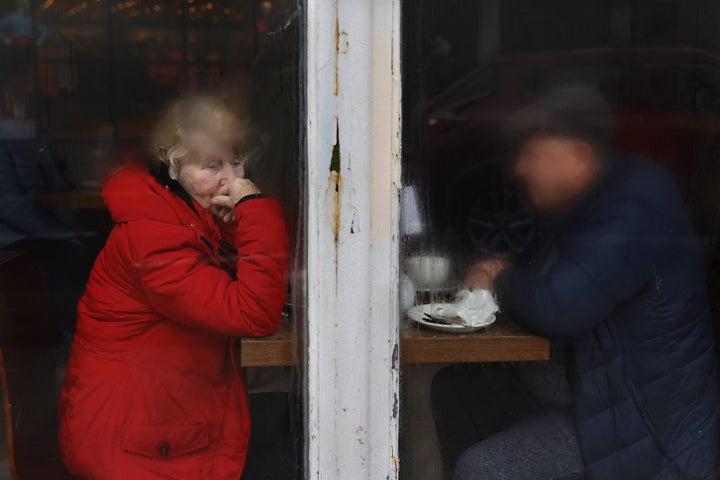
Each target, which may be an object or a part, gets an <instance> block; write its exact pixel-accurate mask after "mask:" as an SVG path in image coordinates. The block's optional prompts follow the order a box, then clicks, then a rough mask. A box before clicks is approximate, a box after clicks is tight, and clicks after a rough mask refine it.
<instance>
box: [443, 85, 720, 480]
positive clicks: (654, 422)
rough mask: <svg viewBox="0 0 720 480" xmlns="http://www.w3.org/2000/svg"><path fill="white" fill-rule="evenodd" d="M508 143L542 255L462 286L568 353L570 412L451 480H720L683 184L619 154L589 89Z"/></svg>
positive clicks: (503, 438)
mask: <svg viewBox="0 0 720 480" xmlns="http://www.w3.org/2000/svg"><path fill="white" fill-rule="evenodd" d="M511 130H512V138H513V142H512V143H513V145H514V147H515V148H514V155H513V162H512V166H511V170H512V173H513V175H514V176H515V177H516V179H517V180H518V181H519V183H520V184H521V186H522V187H523V189H524V190H525V192H526V194H527V197H528V198H529V200H530V202H531V204H532V205H533V206H534V208H535V209H536V211H537V212H538V214H539V215H540V222H539V223H540V224H539V231H538V235H537V242H536V244H535V245H534V247H533V248H532V249H531V251H530V252H529V255H528V256H527V261H525V262H519V261H518V262H515V263H511V262H508V261H507V260H503V259H486V260H483V261H480V262H478V263H477V264H475V265H474V266H472V267H471V268H470V270H469V272H468V275H467V278H466V284H467V286H468V287H470V288H483V289H488V290H491V291H493V292H494V294H495V295H496V297H497V299H498V302H499V305H500V307H501V309H502V311H504V312H505V313H507V314H509V315H511V316H512V317H513V318H515V319H516V320H517V321H518V322H519V323H521V324H523V325H524V326H525V327H526V328H528V329H530V330H531V331H533V332H535V333H537V334H540V335H544V336H547V337H550V338H551V339H553V340H555V341H557V342H562V344H563V345H565V346H566V347H567V354H568V355H569V357H568V362H567V363H568V365H569V368H568V375H567V377H568V379H569V385H570V394H571V395H570V400H571V402H570V404H569V407H570V408H569V409H567V410H558V409H554V410H552V412H553V413H551V414H547V412H548V411H551V410H549V409H546V410H545V413H543V412H542V411H540V413H537V414H535V415H532V414H531V415H528V416H526V417H525V418H523V419H522V420H521V421H519V422H518V423H516V424H515V425H513V426H510V427H509V428H508V429H506V430H504V431H501V432H500V433H498V434H496V435H493V436H490V437H488V438H486V439H485V440H483V441H481V442H480V443H478V444H477V445H475V446H473V447H471V448H470V449H468V450H467V451H466V452H465V453H464V454H463V455H462V456H461V458H460V459H459V461H458V462H457V465H456V466H455V471H454V474H453V478H454V479H455V480H466V479H480V478H494V479H510V478H512V479H517V478H523V479H536V478H537V479H550V478H578V475H584V477H583V478H586V479H589V480H594V479H608V480H610V479H638V480H640V479H663V480H670V479H684V480H690V479H698V480H699V479H711V478H715V477H714V469H715V456H716V453H717V447H718V438H717V437H718V429H717V412H718V403H719V402H718V401H719V398H718V388H717V375H716V359H715V352H714V345H713V335H712V326H711V317H710V308H709V303H708V299H707V292H706V285H705V274H704V267H703V253H702V250H701V246H700V242H699V241H698V239H697V238H696V236H695V234H694V233H693V229H692V227H691V224H690V221H689V219H688V216H687V213H686V212H685V209H684V205H683V202H682V199H681V197H680V195H679V193H678V192H677V190H676V188H675V185H674V183H673V181H672V179H671V178H670V177H669V175H668V174H666V172H665V171H664V170H663V169H662V168H660V167H659V166H658V165H656V164H655V163H653V162H651V161H649V160H647V159H645V158H642V157H640V156H639V155H635V154H629V153H620V152H617V151H615V150H614V148H613V139H614V129H613V126H612V117H611V112H610V109H609V107H608V105H607V104H606V103H605V101H604V99H603V98H602V97H601V96H600V95H599V94H598V93H597V92H596V91H594V90H593V89H591V88H588V87H584V86H564V87H558V88H555V89H554V90H551V91H549V92H548V93H547V94H546V95H545V96H543V97H542V98H540V99H539V100H537V101H536V102H535V103H534V104H532V105H531V106H530V107H528V108H526V109H524V110H522V111H521V112H520V113H519V114H518V115H517V116H516V117H515V118H514V121H513V125H512V127H511ZM538 383H539V384H540V385H541V386H542V384H543V382H542V381H541V382H538ZM529 390H530V391H531V392H532V391H533V390H534V389H533V388H532V387H530V388H529ZM484 414H485V415H488V414H490V413H489V412H484ZM573 475H574V476H573Z"/></svg>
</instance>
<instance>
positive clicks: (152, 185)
mask: <svg viewBox="0 0 720 480" xmlns="http://www.w3.org/2000/svg"><path fill="white" fill-rule="evenodd" d="M102 194H103V200H104V201H105V205H107V207H108V210H109V211H110V214H111V216H112V219H113V222H115V223H123V222H130V221H134V220H157V221H161V222H169V223H177V222H178V221H179V222H180V223H182V224H189V223H191V222H192V221H193V220H197V218H198V214H197V213H196V212H195V211H193V209H192V208H191V207H190V205H189V204H188V203H186V202H185V201H184V200H183V199H181V198H180V197H179V196H178V195H177V194H175V193H173V192H172V191H171V190H170V188H169V187H167V186H163V185H160V184H159V183H158V181H157V180H156V179H155V177H154V176H153V175H151V174H150V172H149V171H148V167H147V166H146V165H145V164H144V162H143V161H142V159H141V158H139V156H138V155H135V156H132V157H130V158H129V159H128V160H127V161H126V162H125V164H124V165H123V166H122V167H121V168H120V170H118V171H117V172H116V173H115V174H114V175H113V176H112V177H110V179H109V180H108V181H107V182H106V183H105V185H104V187H103V192H102ZM195 210H196V211H197V212H200V211H202V210H203V209H202V208H201V207H199V206H197V205H195Z"/></svg>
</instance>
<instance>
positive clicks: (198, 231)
mask: <svg viewBox="0 0 720 480" xmlns="http://www.w3.org/2000/svg"><path fill="white" fill-rule="evenodd" d="M103 196H104V199H105V203H106V204H107V206H108V208H109V210H110V212H111V214H112V217H113V221H114V222H115V227H114V228H113V230H112V233H111V234H110V237H109V239H108V241H107V243H106V245H105V247H104V248H103V250H102V252H100V255H99V256H98V258H97V260H96V262H95V266H94V267H93V271H92V274H91V276H90V280H89V282H88V285H87V288H86V291H85V294H84V295H83V297H82V299H81V300H80V304H79V306H78V323H77V333H76V335H75V340H74V344H73V349H72V353H71V355H70V362H69V364H68V367H67V373H66V377H65V384H64V386H63V389H62V393H61V397H60V408H59V430H60V444H61V448H62V453H63V456H64V459H65V463H66V465H67V467H68V469H69V470H70V471H71V472H72V473H73V474H74V475H76V476H77V477H79V478H81V479H98V480H110V479H118V480H128V479H133V480H135V479H139V480H143V479H159V478H162V479H178V480H194V479H232V480H238V479H239V478H240V475H241V473H242V469H243V465H244V463H245V454H246V450H247V444H248V437H249V434H250V420H249V414H248V406H247V395H246V392H245V386H244V383H243V380H242V378H241V376H240V374H239V373H238V355H237V342H236V341H235V339H236V337H253V336H263V335H268V334H271V333H273V332H274V331H275V330H276V328H277V326H278V321H279V319H280V313H281V310H282V306H283V300H284V298H285V273H286V264H287V261H286V257H287V234H286V230H285V225H284V222H283V217H282V213H281V211H280V208H279V206H278V205H277V204H276V203H274V202H273V201H271V200H268V199H263V198H254V199H251V200H247V201H245V202H241V203H240V204H239V205H238V206H237V207H235V216H236V217H237V224H232V225H231V227H230V228H222V229H220V228H218V225H217V224H216V223H215V220H214V218H213V217H212V215H210V213H209V212H208V211H207V210H204V209H202V208H201V207H200V206H199V205H197V204H193V206H194V209H193V208H191V207H190V205H189V204H188V203H186V201H185V200H183V199H182V198H181V197H180V196H178V195H177V194H176V193H173V192H172V191H171V190H168V189H167V188H165V187H163V186H161V185H160V184H159V183H158V182H157V181H156V180H155V178H154V177H153V176H151V175H150V174H149V173H148V171H147V169H146V168H145V167H143V166H139V164H135V163H133V162H130V163H128V164H127V165H126V166H125V167H124V168H123V169H122V170H120V171H119V172H118V173H117V174H116V175H114V176H113V177H112V178H111V179H110V180H109V181H108V182H107V184H106V186H105V188H104V190H103ZM196 212H197V213H196ZM223 239H224V240H223ZM228 243H231V244H232V245H234V246H235V247H236V248H237V257H236V258H234V257H230V255H231V254H230V252H229V251H228V250H230V245H228Z"/></svg>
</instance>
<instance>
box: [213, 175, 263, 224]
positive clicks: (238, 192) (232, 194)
mask: <svg viewBox="0 0 720 480" xmlns="http://www.w3.org/2000/svg"><path fill="white" fill-rule="evenodd" d="M256 193H260V190H259V189H258V188H257V187H256V186H255V184H254V183H253V182H251V181H250V180H248V179H247V178H235V179H234V180H232V181H231V182H230V183H228V184H227V185H225V186H223V187H222V188H221V189H220V191H219V192H218V194H217V195H215V196H214V197H213V198H212V199H211V200H210V202H211V203H212V205H211V206H210V212H211V213H212V214H213V215H215V216H216V217H218V218H221V219H222V220H223V222H226V223H227V222H231V221H234V220H235V215H234V213H233V210H234V208H235V204H236V203H237V202H238V201H239V200H240V199H241V198H243V197H246V196H248V195H254V194H256Z"/></svg>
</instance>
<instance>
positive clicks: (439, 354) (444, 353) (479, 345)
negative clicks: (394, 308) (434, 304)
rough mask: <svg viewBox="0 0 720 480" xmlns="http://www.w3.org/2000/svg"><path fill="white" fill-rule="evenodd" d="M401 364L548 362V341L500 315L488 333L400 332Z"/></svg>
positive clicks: (416, 328)
mask: <svg viewBox="0 0 720 480" xmlns="http://www.w3.org/2000/svg"><path fill="white" fill-rule="evenodd" d="M400 341H401V348H400V361H401V362H403V363H406V364H409V363H473V362H476V363H477V362H525V361H542V360H548V359H549V358H550V341H549V340H548V339H547V338H544V337H539V336H537V335H533V334H530V333H528V332H527V331H526V330H524V329H522V328H521V327H520V326H518V324H517V323H515V322H513V321H512V320H511V319H510V318H509V317H507V316H505V315H499V316H498V319H497V320H496V321H495V323H493V324H492V325H490V326H489V327H488V328H487V329H483V330H479V331H477V332H472V333H464V334H458V333H445V332H438V331H435V330H430V329H428V328H425V327H421V326H419V325H408V326H405V327H403V328H402V329H401V331H400Z"/></svg>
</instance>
